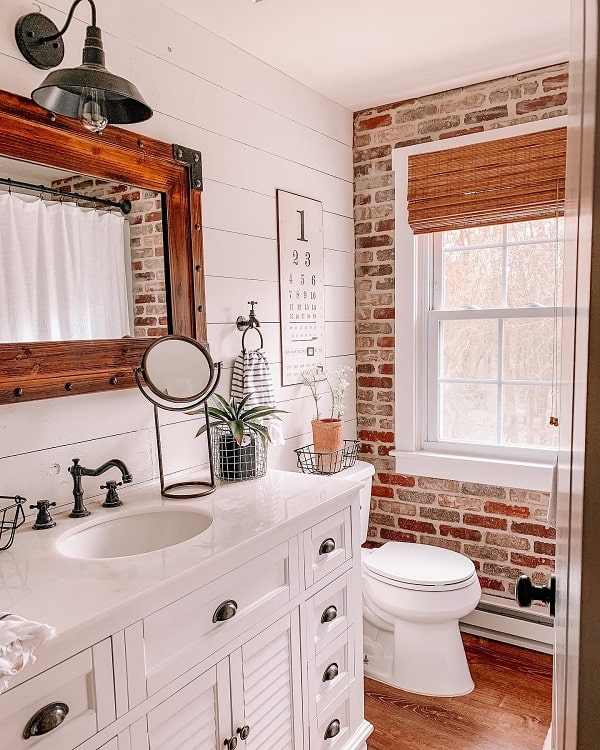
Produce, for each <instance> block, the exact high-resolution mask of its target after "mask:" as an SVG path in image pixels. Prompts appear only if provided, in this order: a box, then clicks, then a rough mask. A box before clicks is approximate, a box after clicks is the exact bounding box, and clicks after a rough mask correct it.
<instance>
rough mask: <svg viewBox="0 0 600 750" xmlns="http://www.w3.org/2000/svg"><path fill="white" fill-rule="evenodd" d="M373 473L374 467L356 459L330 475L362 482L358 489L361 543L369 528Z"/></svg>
mask: <svg viewBox="0 0 600 750" xmlns="http://www.w3.org/2000/svg"><path fill="white" fill-rule="evenodd" d="M373 474H375V467H374V466H373V464H369V463H367V462H366V461H356V463H355V464H354V465H353V466H350V467H349V468H348V469H344V470H343V471H339V472H338V473H337V474H332V475H331V476H333V477H335V478H336V479H352V480H354V481H357V482H364V485H365V486H364V487H363V488H362V490H361V491H360V541H361V544H362V543H363V542H366V541H367V533H368V530H369V511H370V510H371V487H372V485H373Z"/></svg>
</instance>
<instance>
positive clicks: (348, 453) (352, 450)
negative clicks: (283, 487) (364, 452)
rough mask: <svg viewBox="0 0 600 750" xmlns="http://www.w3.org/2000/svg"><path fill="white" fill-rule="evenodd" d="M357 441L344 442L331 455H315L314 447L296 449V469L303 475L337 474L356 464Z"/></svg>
mask: <svg viewBox="0 0 600 750" xmlns="http://www.w3.org/2000/svg"><path fill="white" fill-rule="evenodd" d="M358 442H359V441H358V440H344V446H343V447H342V448H340V449H339V450H337V451H332V452H331V453H317V452H316V451H315V450H314V445H305V446H304V448H296V449H295V451H294V452H295V453H296V456H297V459H298V468H300V469H302V471H303V472H304V473H305V474H337V473H338V472H340V471H343V470H344V469H348V468H349V467H350V466H354V464H355V463H356V455H357V453H358Z"/></svg>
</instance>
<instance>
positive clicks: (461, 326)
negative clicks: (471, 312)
mask: <svg viewBox="0 0 600 750" xmlns="http://www.w3.org/2000/svg"><path fill="white" fill-rule="evenodd" d="M440 326H441V331H440V333H441V342H442V349H441V355H442V361H441V363H440V375H441V377H443V378H478V379H486V380H489V379H490V378H493V379H496V378H497V377H498V322H497V321H496V320H445V321H443V322H442V323H440Z"/></svg>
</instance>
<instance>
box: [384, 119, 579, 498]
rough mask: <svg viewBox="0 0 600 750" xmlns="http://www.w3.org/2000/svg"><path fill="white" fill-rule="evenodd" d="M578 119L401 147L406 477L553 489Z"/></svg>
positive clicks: (400, 372)
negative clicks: (565, 254)
mask: <svg viewBox="0 0 600 750" xmlns="http://www.w3.org/2000/svg"><path fill="white" fill-rule="evenodd" d="M565 121H566V118H555V119H554V120H553V121H548V120H546V121H541V122H536V123H527V124H524V125H518V126H512V127H507V128H502V129H501V131H498V130H496V131H494V130H492V131H486V132H482V133H477V134H472V135H467V136H459V137H456V138H451V139H447V140H446V141H437V142H432V143H425V144H416V145H415V146H410V147H406V148H398V149H395V150H394V152H393V161H392V166H393V169H394V171H395V178H396V182H395V188H396V238H395V239H396V254H395V263H396V289H395V291H396V318H395V320H396V329H395V389H396V392H395V420H394V429H395V450H394V451H393V452H392V454H393V455H394V456H395V460H396V467H395V468H396V471H397V472H398V473H400V474H412V475H418V476H426V477H437V478H441V479H457V480H460V481H467V482H481V483H484V484H498V485H504V486H512V487H521V488H525V489H532V490H542V491H549V490H550V487H551V480H552V467H553V464H554V461H555V457H556V445H557V442H558V430H556V428H554V427H552V426H550V425H549V417H550V416H551V415H552V416H554V414H553V410H552V401H553V399H554V398H555V395H556V394H555V393H554V391H555V388H554V387H553V383H556V379H557V374H558V366H559V362H560V359H559V358H560V352H559V351H558V344H559V342H560V305H561V300H560V293H559V290H560V286H561V281H562V279H561V276H562V273H561V270H562V269H561V261H562V238H563V231H564V229H563V225H564V222H563V218H562V215H561V214H562V212H563V198H564V171H565V140H566V139H565V132H566V131H565ZM402 196H407V198H408V200H407V201H405V200H403V199H402ZM557 259H558V260H557ZM555 290H556V291H555Z"/></svg>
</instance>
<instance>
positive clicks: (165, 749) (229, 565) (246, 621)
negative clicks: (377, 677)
mask: <svg viewBox="0 0 600 750" xmlns="http://www.w3.org/2000/svg"><path fill="white" fill-rule="evenodd" d="M304 479H305V478H302V479H301V480H299V481H303V480H304ZM311 481H312V478H311ZM321 482H322V483H323V485H322V486H327V490H329V483H328V481H327V480H321ZM307 484H308V482H307ZM309 486H312V487H315V486H316V487H317V488H318V487H320V486H321V485H319V484H316V483H315V482H314V481H312V483H311V484H310V485H309ZM338 486H340V487H341V489H339V490H338V491H337V492H330V493H329V495H326V494H325V493H324V492H321V495H320V496H319V495H317V496H316V498H315V497H313V498H312V502H313V507H312V508H311V510H310V512H306V511H305V508H304V506H303V504H302V503H303V499H302V498H300V497H298V496H294V498H293V501H294V502H295V503H296V504H297V506H298V508H299V510H298V511H297V516H298V520H297V521H296V522H294V523H291V522H287V523H285V524H280V525H277V524H274V525H273V527H272V529H268V530H267V531H266V532H262V531H261V532H260V534H259V535H257V537H256V538H253V537H249V539H248V542H247V543H246V544H245V545H237V546H236V545H232V547H231V549H230V550H227V551H226V552H225V554H223V553H222V552H221V553H220V554H219V557H218V559H217V558H215V562H214V564H211V561H210V560H209V561H208V563H203V564H198V565H197V566H196V567H192V568H190V569H186V570H182V574H181V575H180V576H179V577H177V576H175V577H173V578H170V579H169V580H168V581H167V584H168V585H165V584H164V583H163V584H162V585H161V587H158V588H157V587H155V588H153V589H152V590H151V591H150V592H149V595H148V596H146V597H139V602H138V603H137V604H133V603H131V602H124V603H123V612H125V613H127V614H126V615H125V614H123V615H122V616H121V619H120V620H118V616H117V620H118V622H119V625H118V627H119V629H118V630H116V629H115V632H112V633H111V632H110V631H108V632H105V634H104V635H105V637H104V639H103V640H102V641H101V642H99V643H96V644H95V645H94V646H92V647H90V648H88V649H85V650H84V651H81V652H80V653H79V654H77V655H75V656H73V657H71V658H69V659H67V660H66V661H64V662H62V663H60V664H57V665H55V666H51V667H50V668H49V669H45V671H41V672H40V673H39V674H36V675H35V676H34V677H32V678H31V679H29V680H26V681H24V682H22V683H21V684H18V685H17V686H16V687H14V688H13V689H11V690H9V691H8V692H7V693H6V694H5V695H2V696H0V748H2V750H4V748H7V750H8V749H10V750H25V749H26V748H35V750H75V749H76V748H77V750H223V749H225V750H227V748H229V749H230V750H233V749H234V748H237V749H238V750H365V748H366V744H365V743H366V738H367V737H368V735H369V733H370V730H371V726H370V724H368V722H366V721H365V720H364V709H363V685H362V658H361V653H362V652H361V644H362V616H361V589H360V586H361V583H360V581H361V576H360V567H359V566H360V545H359V505H358V489H355V490H350V489H348V485H347V484H346V483H338ZM152 603H154V604H155V606H154V608H153V607H152ZM136 611H137V612H138V616H137V617H135V613H136ZM116 612H118V610H116ZM130 614H133V615H134V616H133V617H130ZM128 618H130V619H128ZM111 621H112V620H107V623H108V622H111ZM84 626H85V623H84V624H83V625H82V627H84ZM95 627H96V630H94V627H93V626H90V631H91V633H93V632H96V633H97V625H96V626H95ZM65 670H66V671H65ZM71 677H72V680H71ZM69 680H71V682H72V684H71V683H70V682H69ZM63 684H69V688H68V690H67V689H64V690H63V688H60V689H58V688H59V687H60V686H61V685H63ZM55 688H56V689H55ZM60 696H68V700H67V699H66V698H65V699H64V700H65V702H67V703H69V705H70V711H69V715H68V716H67V718H66V719H65V721H64V723H63V724H62V725H61V726H58V727H57V728H56V729H54V730H52V731H51V732H49V733H48V734H45V735H43V736H41V737H37V738H31V739H29V740H25V739H23V737H22V732H23V727H24V726H25V724H26V723H27V721H28V720H29V718H30V716H31V715H32V714H33V713H35V711H36V710H37V709H39V708H41V707H42V706H43V705H45V702H50V701H51V700H60V699H61V698H60ZM71 704H72V705H71Z"/></svg>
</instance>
